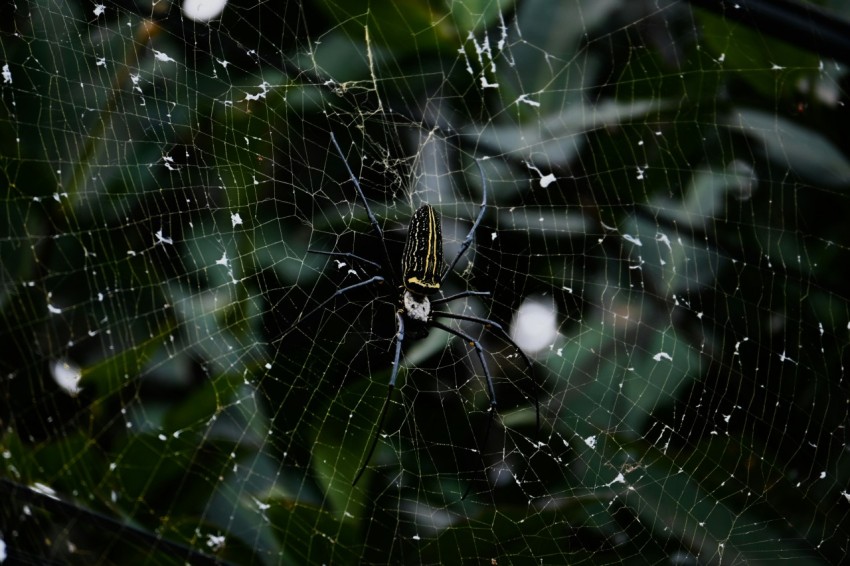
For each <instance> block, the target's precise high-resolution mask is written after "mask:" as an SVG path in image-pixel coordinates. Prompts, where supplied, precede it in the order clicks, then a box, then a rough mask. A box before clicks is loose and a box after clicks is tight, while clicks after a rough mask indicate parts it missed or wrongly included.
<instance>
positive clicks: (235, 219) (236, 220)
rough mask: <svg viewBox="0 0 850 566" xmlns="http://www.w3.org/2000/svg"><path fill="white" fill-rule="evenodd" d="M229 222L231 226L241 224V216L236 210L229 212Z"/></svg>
mask: <svg viewBox="0 0 850 566" xmlns="http://www.w3.org/2000/svg"><path fill="white" fill-rule="evenodd" d="M230 224H231V226H232V227H233V228H236V227H237V226H241V225H242V217H241V216H240V215H239V213H238V212H232V213H231V214H230Z"/></svg>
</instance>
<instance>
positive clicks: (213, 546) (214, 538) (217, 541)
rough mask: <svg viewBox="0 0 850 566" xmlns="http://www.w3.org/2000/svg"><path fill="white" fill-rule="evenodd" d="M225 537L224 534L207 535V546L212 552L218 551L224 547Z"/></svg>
mask: <svg viewBox="0 0 850 566" xmlns="http://www.w3.org/2000/svg"><path fill="white" fill-rule="evenodd" d="M224 542H225V537H224V535H213V534H208V535H207V546H208V547H209V548H210V550H212V551H213V552H218V551H219V550H221V549H222V548H223V547H224Z"/></svg>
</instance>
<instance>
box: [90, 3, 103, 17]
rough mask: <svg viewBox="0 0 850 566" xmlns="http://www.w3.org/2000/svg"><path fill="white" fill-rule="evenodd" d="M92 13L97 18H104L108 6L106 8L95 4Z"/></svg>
mask: <svg viewBox="0 0 850 566" xmlns="http://www.w3.org/2000/svg"><path fill="white" fill-rule="evenodd" d="M92 12H93V13H94V17H96V18H97V17H99V16H102V15H103V14H104V13H105V12H106V6H104V5H103V4H95V5H94V10H92Z"/></svg>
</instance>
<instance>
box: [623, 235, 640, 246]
mask: <svg viewBox="0 0 850 566" xmlns="http://www.w3.org/2000/svg"><path fill="white" fill-rule="evenodd" d="M623 239H624V240H625V241H627V242H631V243H632V244H634V245H636V246H643V243H642V242H641V241H640V238H638V237H637V236H632V235H631V234H623Z"/></svg>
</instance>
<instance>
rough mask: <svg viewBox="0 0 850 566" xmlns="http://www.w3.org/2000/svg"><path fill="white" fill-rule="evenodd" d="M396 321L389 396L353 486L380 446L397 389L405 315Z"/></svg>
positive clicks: (397, 315)
mask: <svg viewBox="0 0 850 566" xmlns="http://www.w3.org/2000/svg"><path fill="white" fill-rule="evenodd" d="M395 316H396V321H398V334H396V341H395V357H394V358H393V371H392V373H391V374H390V382H389V384H388V385H387V398H386V399H384V406H383V407H382V408H381V416H380V417H379V418H378V428H377V429H375V438H373V439H372V445H371V446H370V447H369V452H368V453H367V454H366V459H365V460H363V463H362V464H361V465H360V469H359V470H358V471H357V474H356V475H355V476H354V481H353V482H351V487H354V486H355V485H357V482H358V481H359V480H360V476H362V475H363V472H365V471H366V466H367V465H368V464H369V460H371V459H372V454H374V453H375V448H376V447H377V446H378V440H379V439H380V437H381V430H383V428H384V419H385V418H386V417H387V411H389V408H390V398H391V397H392V395H393V391H394V390H395V380H396V378H397V377H398V364H399V362H400V359H401V345H402V344H403V343H404V317H402V316H401V313H399V312H397V313H396V314H395Z"/></svg>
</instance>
